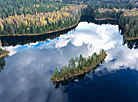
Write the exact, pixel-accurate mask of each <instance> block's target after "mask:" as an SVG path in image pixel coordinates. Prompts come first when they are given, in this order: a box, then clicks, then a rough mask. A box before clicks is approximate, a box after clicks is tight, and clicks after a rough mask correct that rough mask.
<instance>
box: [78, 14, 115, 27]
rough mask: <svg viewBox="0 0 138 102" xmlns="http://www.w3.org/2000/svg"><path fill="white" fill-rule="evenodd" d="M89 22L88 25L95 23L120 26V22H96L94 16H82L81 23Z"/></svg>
mask: <svg viewBox="0 0 138 102" xmlns="http://www.w3.org/2000/svg"><path fill="white" fill-rule="evenodd" d="M85 21H87V22H88V23H95V24H100V25H101V24H112V25H118V20H101V21H100V20H95V19H94V17H92V16H87V15H85V16H81V18H80V22H85Z"/></svg>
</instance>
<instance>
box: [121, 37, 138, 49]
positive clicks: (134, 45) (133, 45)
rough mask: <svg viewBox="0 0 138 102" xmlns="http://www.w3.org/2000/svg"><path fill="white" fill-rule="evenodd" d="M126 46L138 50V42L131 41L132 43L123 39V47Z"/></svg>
mask: <svg viewBox="0 0 138 102" xmlns="http://www.w3.org/2000/svg"><path fill="white" fill-rule="evenodd" d="M125 44H127V47H128V48H130V49H132V48H134V49H138V40H132V41H128V40H125V39H123V45H125Z"/></svg>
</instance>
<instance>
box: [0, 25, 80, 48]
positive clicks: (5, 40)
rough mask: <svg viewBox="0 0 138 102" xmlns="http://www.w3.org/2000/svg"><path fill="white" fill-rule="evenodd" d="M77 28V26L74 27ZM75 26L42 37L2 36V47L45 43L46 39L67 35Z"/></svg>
mask: <svg viewBox="0 0 138 102" xmlns="http://www.w3.org/2000/svg"><path fill="white" fill-rule="evenodd" d="M76 26H77V25H76ZM76 26H74V27H72V28H69V29H66V30H63V31H58V32H54V33H51V34H44V35H36V36H5V37H4V36H3V37H0V39H1V41H2V44H3V45H2V46H10V45H13V46H16V45H17V44H20V45H24V44H27V43H35V42H36V41H46V40H47V39H54V38H57V37H59V36H60V35H62V34H65V33H67V32H68V31H70V30H73V29H74V28H76Z"/></svg>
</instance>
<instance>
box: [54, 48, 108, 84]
mask: <svg viewBox="0 0 138 102" xmlns="http://www.w3.org/2000/svg"><path fill="white" fill-rule="evenodd" d="M106 56H107V54H106V52H105V51H104V49H101V50H100V54H97V53H94V54H92V56H89V57H88V58H84V57H83V56H82V55H80V56H79V58H78V57H76V58H75V59H73V58H71V60H70V61H69V65H68V66H67V65H66V66H64V67H62V68H61V69H60V71H58V69H57V68H56V69H55V73H54V75H52V76H51V80H52V81H53V82H60V81H63V80H67V79H69V78H72V77H75V76H78V75H81V74H84V73H87V72H89V71H90V70H92V69H94V68H95V67H97V66H98V65H99V64H100V63H101V62H102V61H103V60H104V59H105V57H106Z"/></svg>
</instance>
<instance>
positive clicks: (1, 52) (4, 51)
mask: <svg viewBox="0 0 138 102" xmlns="http://www.w3.org/2000/svg"><path fill="white" fill-rule="evenodd" d="M0 46H2V43H1V40H0ZM8 53H9V51H7V50H3V49H2V48H0V58H2V57H4V56H6V55H7V54H8Z"/></svg>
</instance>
